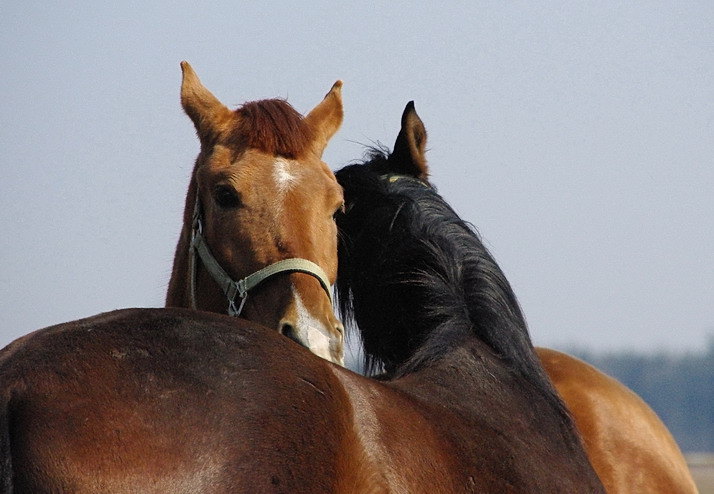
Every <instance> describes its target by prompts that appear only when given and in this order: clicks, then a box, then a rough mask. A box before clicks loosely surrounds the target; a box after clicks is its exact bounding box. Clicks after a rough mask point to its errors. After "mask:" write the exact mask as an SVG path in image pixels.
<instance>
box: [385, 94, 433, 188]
mask: <svg viewBox="0 0 714 494" xmlns="http://www.w3.org/2000/svg"><path fill="white" fill-rule="evenodd" d="M389 166H390V169H391V171H392V172H393V173H399V174H401V175H408V176H411V177H415V178H418V179H420V180H424V181H426V179H427V177H428V176H429V169H428V167H427V164H426V128H425V127H424V123H423V122H422V121H421V118H419V115H417V112H416V110H415V109H414V102H413V101H410V102H409V103H407V106H406V108H404V113H402V128H401V130H400V131H399V135H398V136H397V140H396V142H395V143H394V151H393V152H392V154H390V155H389Z"/></svg>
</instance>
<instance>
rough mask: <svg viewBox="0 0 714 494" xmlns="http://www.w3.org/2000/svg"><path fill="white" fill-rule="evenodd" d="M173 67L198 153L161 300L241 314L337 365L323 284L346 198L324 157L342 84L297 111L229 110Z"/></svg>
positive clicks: (338, 348)
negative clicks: (180, 78)
mask: <svg viewBox="0 0 714 494" xmlns="http://www.w3.org/2000/svg"><path fill="white" fill-rule="evenodd" d="M181 67H182V70H183V81H182V84H181V104H182V105H183V108H184V110H185V111H186V113H187V114H188V116H189V117H190V118H191V119H192V120H193V123H194V125H195V127H196V131H197V134H198V138H199V140H200V143H201V151H200V153H199V154H198V157H197V159H196V164H195V167H194V170H193V173H192V176H191V181H190V184H189V187H188V194H187V195H186V206H185V212H184V218H183V228H182V230H181V234H180V237H179V241H178V244H177V246H176V256H175V259H174V267H173V273H172V276H171V281H170V283H169V288H168V293H167V296H166V305H167V306H168V307H191V308H197V309H201V310H207V311H212V312H219V313H229V314H230V315H234V316H237V315H240V316H241V317H244V318H246V319H249V320H251V321H255V322H257V323H259V324H262V325H264V326H267V327H270V328H275V330H277V331H279V332H280V333H282V334H284V335H286V336H288V337H290V338H292V339H294V340H295V341H297V342H298V343H300V344H302V345H303V346H305V347H307V348H309V349H310V350H312V351H313V352H314V353H316V354H318V355H320V356H321V357H323V358H326V359H328V360H331V361H333V362H337V363H340V364H342V361H343V328H342V324H341V323H340V322H339V321H338V320H337V319H336V318H335V315H334V313H333V310H332V300H331V289H330V285H331V284H332V283H334V281H335V276H336V272H337V255H336V252H337V246H336V242H337V231H336V227H335V224H334V219H333V216H334V213H335V212H336V211H337V210H338V209H340V208H341V206H342V202H343V199H342V190H341V188H340V187H339V185H338V184H337V181H336V180H335V177H334V175H333V173H332V172H331V171H330V169H329V168H328V167H327V165H326V164H325V163H324V162H323V161H322V160H321V159H320V157H321V155H322V152H323V150H324V149H325V146H326V145H327V142H328V141H329V139H330V138H331V137H332V135H333V134H334V133H335V132H336V131H337V129H338V128H339V126H340V124H341V122H342V113H343V111H342V97H341V87H342V82H341V81H337V82H336V83H335V84H334V86H333V87H332V89H331V90H330V92H329V93H327V96H325V98H324V100H323V101H322V102H321V103H320V104H318V105H317V107H315V108H314V109H313V110H312V111H311V112H310V113H308V115H307V116H306V117H304V118H303V117H302V116H301V115H300V114H299V113H298V112H297V111H295V110H294V109H293V108H292V106H290V105H289V104H288V103H287V102H286V101H284V100H279V99H270V100H261V101H255V102H251V103H246V104H245V105H243V106H242V107H240V108H238V109H237V110H230V109H228V108H227V107H225V106H224V105H223V104H222V103H221V102H220V101H219V100H218V99H217V98H216V97H215V96H214V95H213V94H211V92H210V91H209V90H208V89H206V88H205V87H204V86H203V84H202V83H201V81H200V80H199V78H198V77H197V76H196V74H195V72H194V71H193V69H192V68H191V66H190V65H189V64H188V63H187V62H182V64H181Z"/></svg>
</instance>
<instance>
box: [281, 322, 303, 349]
mask: <svg viewBox="0 0 714 494" xmlns="http://www.w3.org/2000/svg"><path fill="white" fill-rule="evenodd" d="M280 334H282V335H283V336H287V337H288V338H290V339H291V340H293V341H294V342H295V343H297V344H299V345H301V346H305V343H303V342H302V341H300V338H298V334H297V331H296V330H295V327H294V326H293V325H292V324H290V323H289V322H284V323H283V324H282V326H280ZM306 348H307V347H306Z"/></svg>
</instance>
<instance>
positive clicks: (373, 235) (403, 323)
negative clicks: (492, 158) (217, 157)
mask: <svg viewBox="0 0 714 494" xmlns="http://www.w3.org/2000/svg"><path fill="white" fill-rule="evenodd" d="M390 159H391V158H390V156H389V155H388V154H387V152H386V151H385V150H384V149H371V150H370V151H369V155H368V159H367V161H366V162H365V163H364V164H355V165H350V166H347V167H345V168H343V169H342V170H340V171H338V172H337V174H336V175H337V179H338V181H339V182H340V184H341V185H342V187H343V188H344V191H345V203H346V210H345V214H344V215H341V216H340V217H339V218H338V226H339V229H340V242H339V257H340V265H339V273H338V277H337V283H336V289H337V294H338V298H339V307H340V312H341V315H342V318H343V320H344V321H349V320H354V321H355V322H356V323H357V325H358V327H359V331H360V334H361V337H362V340H363V344H364V349H365V363H366V364H367V368H368V369H369V371H370V372H373V371H378V370H382V369H383V370H384V371H386V372H387V373H388V374H389V375H392V376H395V377H396V376H400V375H404V374H407V373H409V372H411V371H414V370H417V369H419V368H421V367H423V366H425V365H428V364H429V362H431V361H434V360H436V359H439V358H440V357H441V356H443V355H444V354H445V353H446V352H448V351H449V350H451V349H453V348H455V347H456V346H458V345H459V344H460V342H462V341H463V339H464V338H466V337H469V336H470V335H473V334H475V335H476V336H477V337H478V338H480V339H481V340H482V341H483V342H485V343H486V344H487V345H488V346H489V347H490V348H491V349H492V350H493V352H494V353H495V354H497V355H498V356H499V357H500V358H502V359H503V361H504V362H505V363H506V365H508V366H509V367H510V368H511V369H512V371H513V372H514V373H516V374H518V375H520V376H522V378H524V379H525V380H527V381H528V382H530V383H532V384H533V385H535V386H536V387H538V388H540V389H541V390H542V391H543V392H544V394H545V395H546V396H552V400H553V403H554V404H555V405H556V407H557V408H558V409H560V410H561V411H562V410H563V407H562V403H561V402H560V400H559V399H558V398H557V396H556V394H555V391H554V390H553V388H552V386H551V384H550V382H549V380H548V378H547V377H546V375H545V373H544V371H543V369H542V367H541V365H540V363H539V361H538V359H537V357H536V355H535V353H534V351H533V346H532V344H531V341H530V337H529V334H528V330H527V326H526V322H525V320H524V317H523V315H522V313H521V310H520V307H519V305H518V302H517V300H516V297H515V295H514V293H513V290H512V289H511V287H510V285H509V283H508V281H507V280H506V278H505V276H504V274H503V272H502V271H501V269H500V268H499V266H498V265H497V264H496V262H495V261H494V259H493V257H492V256H491V255H490V253H489V252H488V250H487V249H486V247H485V246H484V245H483V243H482V242H481V240H480V238H479V237H478V235H477V234H476V232H475V231H474V230H473V228H472V227H471V225H470V224H469V223H467V222H465V221H463V220H462V219H461V218H460V217H459V216H458V215H457V214H456V213H455V212H454V210H453V209H452V208H451V207H450V206H449V205H448V204H447V203H446V201H445V200H444V199H443V198H442V197H441V196H440V195H439V194H438V193H437V192H436V190H435V189H434V188H433V187H431V186H430V185H429V184H427V183H426V182H423V181H421V180H418V179H416V178H412V177H403V176H396V175H391V176H390V175H388V174H387V175H385V173H386V172H387V171H388V170H390V169H393V167H392V166H390V164H389V160H390Z"/></svg>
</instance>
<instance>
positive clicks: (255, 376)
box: [0, 67, 602, 494]
mask: <svg viewBox="0 0 714 494" xmlns="http://www.w3.org/2000/svg"><path fill="white" fill-rule="evenodd" d="M186 68H187V67H184V70H186ZM333 96H334V93H333ZM333 96H329V95H328V98H332V97H333ZM204 103H205V101H204ZM200 106H201V107H203V108H205V107H206V105H205V104H203V103H202V104H201V105H200ZM209 106H210V105H209ZM221 113H222V114H223V118H222V119H221V120H220V121H224V120H225V119H228V118H230V117H229V115H228V114H227V113H225V112H221ZM198 121H199V122H200V121H201V118H200V117H199V118H198ZM200 132H201V126H200V125H199V133H200ZM202 138H203V139H207V140H206V142H205V143H203V146H204V148H203V150H202V154H203V158H202V157H199V160H201V159H210V158H209V155H208V153H210V156H221V155H222V153H225V152H227V151H225V150H224V146H221V147H220V148H217V149H212V148H211V147H210V146H211V143H212V142H213V141H211V140H210V139H208V137H207V136H202ZM213 139H214V140H220V139H221V136H213ZM204 153H206V154H204ZM246 153H250V150H248V151H246ZM238 173H240V172H238ZM291 173H297V172H295V171H292V172H291ZM201 174H202V172H201V171H200V170H197V171H196V179H197V183H196V187H198V188H201V186H202V185H203V183H202V180H204V178H202V175H201ZM279 175H281V174H280V173H279ZM209 177H210V173H209ZM227 180H228V182H229V183H230V184H231V185H230V188H229V189H228V193H226V194H224V193H223V187H222V186H223V185H224V184H225V182H220V181H219V182H218V183H217V184H215V185H214V187H213V188H209V189H207V190H205V192H204V194H203V195H201V203H200V206H199V210H200V212H201V214H204V213H203V211H202V210H204V209H206V210H208V209H210V208H214V209H213V211H212V213H213V214H216V215H217V217H216V220H217V219H218V218H219V217H220V216H221V214H224V212H223V211H222V210H221V209H219V208H225V209H232V208H233V205H236V206H235V207H237V208H239V209H241V206H239V205H237V203H236V200H235V199H236V198H237V199H238V200H239V204H243V203H244V202H247V201H248V200H249V197H245V198H244V197H243V196H239V195H238V194H234V193H232V192H231V190H236V191H237V190H238V189H237V186H236V185H234V184H233V182H232V181H231V180H230V179H227ZM325 188H327V189H328V190H329V189H331V183H330V182H329V181H325V180H322V181H318V182H317V183H316V187H315V190H314V191H313V194H316V195H321V194H323V193H324V194H327V192H326V191H325ZM248 194H250V190H247V192H246V195H248ZM190 195H191V194H189V196H190ZM209 199H210V200H211V201H215V202H216V204H215V205H213V204H210V202H209ZM190 202H191V201H190V200H189V203H190ZM334 202H335V203H336V201H334ZM189 205H190V204H189ZM333 206H334V204H333ZM189 209H190V208H189ZM246 209H247V208H246ZM207 214H208V213H207ZM226 216H228V214H226ZM200 223H201V225H200V227H199V228H197V230H198V233H200V234H201V235H202V236H203V234H204V233H205V235H206V236H205V238H206V239H207V240H206V242H208V241H209V240H210V239H213V240H212V242H213V243H212V244H211V245H210V251H211V252H213V254H212V256H215V258H216V259H219V256H221V257H220V260H221V262H222V263H225V264H226V265H232V264H231V262H230V261H232V257H230V256H229V255H228V254H229V252H231V251H230V250H228V249H225V250H221V251H219V248H218V246H219V245H222V244H221V243H220V242H218V241H217V238H218V237H215V236H214V234H215V233H216V232H215V231H213V230H211V229H209V228H208V227H207V224H204V222H203V221H201V222H200ZM401 226H402V225H395V227H397V228H401ZM214 228H216V226H214ZM283 248H284V249H288V248H290V247H289V246H284V247H283ZM281 252H282V251H281ZM241 253H243V251H241ZM296 254H297V255H301V254H299V253H296ZM385 254H389V256H388V257H389V258H392V257H393V255H394V256H396V258H397V259H400V258H401V255H400V254H401V252H400V251H395V252H387V253H385ZM432 254H433V255H434V257H433V258H429V259H426V258H424V261H425V262H424V263H423V266H422V268H421V269H423V271H424V273H427V274H430V275H434V276H435V278H434V279H429V283H428V284H427V285H423V284H421V282H420V281H423V280H424V278H420V279H417V280H415V282H416V284H411V283H410V284H408V286H404V287H397V289H400V288H405V289H406V292H405V295H409V294H417V295H418V294H419V293H420V292H421V291H422V290H423V289H425V288H426V289H429V290H430V291H432V292H433V286H432V285H431V282H432V281H438V280H439V279H442V278H443V280H442V282H441V283H440V284H439V286H440V287H441V288H443V289H445V290H446V291H444V292H442V293H440V294H439V295H438V296H437V298H435V299H431V298H430V299H429V300H424V301H423V302H424V303H425V304H430V305H429V306H430V307H437V306H438V305H439V304H440V303H441V302H442V301H443V300H444V299H445V298H448V297H449V293H450V290H451V289H450V288H449V287H450V286H451V283H450V276H451V275H452V274H454V273H452V272H451V271H450V270H446V271H445V270H444V269H443V268H442V267H440V266H442V263H441V258H440V254H441V251H440V246H439V245H436V244H435V245H434V251H433V252H432ZM289 255H293V254H292V253H291V254H289ZM189 257H190V256H189ZM197 257H198V255H197ZM204 257H205V256H201V259H200V260H199V259H197V260H195V261H194V262H196V263H198V262H201V263H202V264H205V263H206V261H205V259H204ZM272 260H273V259H265V260H264V263H267V262H271V261H272ZM316 261H319V259H317V258H316ZM313 262H314V261H313ZM184 264H191V262H190V261H184ZM208 264H211V261H210V260H209V261H208ZM489 265H490V264H489ZM261 266H262V263H261V264H260V265H255V266H250V267H248V268H246V270H245V273H248V272H249V271H251V270H252V269H256V268H260V267H261ZM365 267H366V268H369V269H370V270H372V268H371V267H370V266H365ZM185 268H186V270H188V271H193V269H189V268H188V267H186V266H185ZM204 269H205V270H206V271H217V270H215V269H214V268H208V267H205V266H204ZM494 269H495V270H496V271H494V272H493V273H491V275H493V276H490V275H489V276H488V277H487V278H486V279H483V280H480V281H479V283H481V285H480V286H481V287H482V288H483V289H484V292H483V293H484V295H486V296H487V298H488V300H484V302H485V303H487V304H491V303H492V304H493V307H492V308H494V309H497V310H496V311H495V312H494V318H493V319H492V321H490V322H491V323H492V324H493V329H494V330H495V331H496V332H500V331H505V332H506V333H509V334H510V333H512V332H513V331H515V332H517V333H519V332H520V330H519V329H518V328H512V327H510V324H509V323H508V321H506V320H504V319H503V317H504V314H505V313H504V312H502V311H503V310H508V309H509V308H513V307H512V306H511V305H510V296H509V292H508V291H507V290H505V287H504V286H503V285H502V283H501V282H500V281H499V280H500V275H499V273H500V272H499V271H498V270H497V268H494ZM242 275H244V273H243V272H242V271H241V272H238V271H236V272H235V273H233V274H232V276H236V277H237V276H242ZM201 276H202V275H201V272H198V273H196V278H200V277H201ZM203 276H204V278H206V276H205V273H204V275H203ZM306 279H307V280H312V278H310V277H309V276H308V277H306ZM197 281H198V282H199V283H200V279H199V280H197ZM209 281H210V280H208V279H206V280H205V283H209ZM277 281H278V279H271V280H269V281H268V283H274V282H277ZM474 281H477V280H474ZM293 282H296V281H295V280H293ZM189 284H190V283H189ZM209 285H210V283H209ZM320 285H321V283H319V284H318V283H317V281H316V282H315V286H314V287H313V288H314V289H315V291H317V292H318V293H319V291H320V289H321V288H320ZM268 288H270V287H268V286H266V287H263V288H262V289H266V290H267V289H268ZM374 289H375V296H377V297H379V295H380V294H383V295H391V294H390V293H387V292H385V290H384V287H383V286H382V285H379V284H377V285H375V286H374ZM215 291H216V292H217V290H215ZM289 291H290V292H292V288H291V289H290V290H289ZM183 292H184V294H183V297H184V299H183V302H185V301H186V300H187V299H188V300H190V298H191V290H190V288H189V289H184V291H183ZM228 293H229V294H230V293H231V292H230V291H229V292H228ZM196 297H197V298H198V299H199V300H197V304H196V305H197V306H201V295H200V294H199V293H198V291H196ZM228 297H229V298H230V296H228ZM251 297H253V294H251ZM267 297H268V296H267V295H266V298H267ZM301 297H302V295H301ZM179 298H180V297H179ZM216 298H220V296H218V297H216ZM255 298H259V296H258V295H257V294H256V295H255ZM388 300H389V299H385V301H388ZM231 301H233V300H231ZM249 302H250V299H249V300H248V302H246V308H247V307H248V305H247V304H248V303H249ZM257 302H259V300H258V301H256V308H254V309H253V310H255V311H256V312H259V311H260V309H259V308H257V307H259V306H258V304H257ZM177 303H178V302H177ZM303 303H306V302H303ZM189 305H190V302H189ZM226 305H229V306H230V305H231V304H230V302H228V303H227V304H226ZM234 305H235V304H234ZM382 307H383V306H379V305H375V310H377V309H381V308H382ZM238 309H239V308H238V307H236V310H238ZM216 310H218V308H216ZM387 310H388V311H394V313H395V316H394V317H395V320H396V321H397V322H398V323H400V324H402V323H401V322H400V321H399V319H400V316H404V317H405V318H406V319H408V318H409V317H410V315H411V314H409V313H405V312H404V311H403V309H402V307H400V306H399V305H395V306H389V307H387ZM416 322H418V325H417V326H416V327H417V328H418V329H419V330H420V331H419V333H418V334H419V337H418V338H414V339H412V340H410V341H409V342H408V344H407V345H406V346H405V347H404V348H403V349H401V350H400V352H399V355H400V359H399V361H395V362H394V364H395V366H394V372H393V374H392V376H390V378H389V379H386V380H385V381H382V382H380V381H377V380H373V379H369V378H366V377H363V376H359V375H357V374H355V373H353V372H351V371H349V370H347V369H344V368H342V367H340V366H337V365H335V364H334V363H332V362H329V361H327V360H324V359H321V358H318V357H316V356H315V355H313V354H312V353H310V352H309V351H308V350H307V349H305V348H301V347H300V346H298V345H296V344H295V343H294V342H292V341H290V340H289V339H288V338H284V337H283V336H281V335H280V334H279V333H278V332H277V331H274V330H269V329H267V328H266V327H262V326H259V325H258V324H256V323H254V322H248V321H246V320H244V319H240V318H238V319H236V318H230V317H229V316H227V315H223V314H216V313H210V312H205V311H195V310H190V309H185V308H165V309H126V310H122V311H116V312H111V313H107V314H101V315H98V316H94V317H92V318H88V319H83V320H79V321H74V322H70V323H66V324H61V325H58V326H54V327H51V328H46V329H43V330H39V331H36V332H34V333H31V334H29V335H27V336H25V337H23V338H20V339H18V340H16V341H15V342H13V343H11V344H10V345H8V346H7V347H5V348H4V349H2V350H0V492H2V493H10V492H13V493H15V494H18V493H49V492H53V493H61V492H66V493H70V492H71V493H77V494H83V493H99V492H112V493H135V492H147V493H151V492H155V493H159V492H161V493H163V492H172V493H195V492H203V493H215V494H223V493H258V494H260V493H306V494H307V493H310V494H319V493H337V494H341V493H355V494H356V493H387V492H402V493H425V494H426V493H429V494H440V493H444V494H446V493H472V492H482V493H503V492H529V493H530V492H536V493H552V492H567V493H577V492H583V493H585V492H587V493H592V492H602V486H601V485H600V483H599V480H598V479H597V477H596V475H595V473H594V471H593V470H592V468H591V466H590V464H589V462H588V461H587V458H586V457H585V454H584V452H583V450H582V448H581V445H580V443H579V441H578V438H577V436H576V435H575V434H574V429H573V425H572V423H571V422H570V420H569V418H568V416H567V414H565V412H564V410H563V409H562V406H561V404H560V402H559V401H558V400H557V397H556V396H555V394H554V393H553V392H552V390H550V391H549V390H548V389H547V386H549V385H548V383H547V381H544V380H543V379H535V380H534V379H532V378H531V377H530V374H529V373H522V372H514V371H513V368H512V365H511V357H512V355H502V354H501V353H500V352H499V351H498V349H497V347H496V346H494V345H493V344H492V342H490V341H488V338H486V339H484V336H488V334H489V333H490V332H491V331H486V333H485V334H483V333H481V332H480V331H474V330H473V327H472V324H471V323H470V321H469V320H468V317H467V314H465V313H460V314H451V313H440V314H438V315H437V317H427V318H425V319H423V320H419V321H416ZM504 324H505V325H504ZM386 329H389V328H386ZM393 329H394V330H395V331H399V330H401V327H400V326H399V325H397V326H395V328H393ZM516 339H517V338H516ZM522 346H523V345H521V344H520V343H519V344H516V345H514V350H515V355H517V356H519V357H520V356H524V357H523V358H525V359H528V358H529V356H530V353H529V352H530V350H528V348H525V349H524V348H521V347H522ZM531 360H532V358H531ZM523 365H524V366H525V367H528V366H530V365H532V364H529V363H527V362H525V363H524V364H523Z"/></svg>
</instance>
